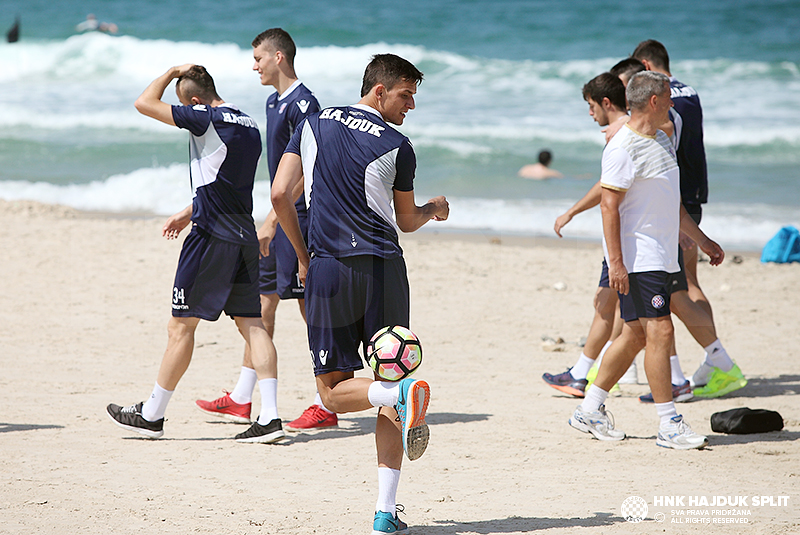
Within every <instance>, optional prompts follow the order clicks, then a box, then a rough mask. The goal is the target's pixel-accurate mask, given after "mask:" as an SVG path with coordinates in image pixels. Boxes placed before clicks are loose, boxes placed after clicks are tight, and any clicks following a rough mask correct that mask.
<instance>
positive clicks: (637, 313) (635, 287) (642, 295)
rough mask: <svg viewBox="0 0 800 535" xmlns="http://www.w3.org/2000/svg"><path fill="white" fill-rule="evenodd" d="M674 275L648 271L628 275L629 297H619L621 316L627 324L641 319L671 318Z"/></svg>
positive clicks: (620, 295)
mask: <svg viewBox="0 0 800 535" xmlns="http://www.w3.org/2000/svg"><path fill="white" fill-rule="evenodd" d="M672 276H673V274H672V273H667V272H666V271H646V272H643V273H628V281H629V283H630V290H629V291H628V295H622V294H620V293H618V295H619V311H620V316H621V317H622V319H623V320H624V321H626V322H628V321H634V320H637V319H639V318H660V317H662V316H669V313H670V312H669V297H670V293H671V288H670V287H671V285H672Z"/></svg>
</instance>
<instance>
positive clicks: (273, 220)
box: [258, 179, 303, 256]
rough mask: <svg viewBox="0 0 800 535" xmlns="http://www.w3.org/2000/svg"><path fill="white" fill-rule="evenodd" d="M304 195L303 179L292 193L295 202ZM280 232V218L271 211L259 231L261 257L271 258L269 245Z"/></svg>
mask: <svg viewBox="0 0 800 535" xmlns="http://www.w3.org/2000/svg"><path fill="white" fill-rule="evenodd" d="M302 194H303V180H302V179H301V180H300V181H299V182H298V183H297V185H296V186H295V188H294V191H292V195H293V196H294V198H295V201H296V200H297V199H298V198H300V195H302ZM277 230H278V216H277V214H276V213H275V210H270V211H269V213H268V214H267V217H266V219H264V224H262V225H261V227H260V228H259V229H258V249H259V252H260V253H261V256H269V245H270V243H272V240H274V239H275V232H276V231H277Z"/></svg>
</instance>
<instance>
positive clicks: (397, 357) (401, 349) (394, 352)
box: [367, 325, 422, 381]
mask: <svg viewBox="0 0 800 535" xmlns="http://www.w3.org/2000/svg"><path fill="white" fill-rule="evenodd" d="M367 364H369V367H370V368H372V370H373V371H374V372H375V373H376V374H378V377H380V378H382V379H386V380H387V381H399V380H400V379H404V378H406V377H408V376H409V375H411V374H412V373H414V372H415V371H416V369H417V368H419V365H420V364H422V345H421V344H420V343H419V338H417V335H415V334H414V333H412V332H411V331H410V330H409V329H407V328H405V327H401V326H399V325H395V326H393V327H384V328H383V329H380V330H379V331H378V332H376V333H375V334H374V335H373V336H372V339H371V340H370V341H369V344H367Z"/></svg>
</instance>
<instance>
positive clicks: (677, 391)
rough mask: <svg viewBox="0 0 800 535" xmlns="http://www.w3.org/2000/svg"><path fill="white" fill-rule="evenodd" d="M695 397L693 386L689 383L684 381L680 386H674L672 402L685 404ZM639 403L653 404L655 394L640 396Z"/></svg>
mask: <svg viewBox="0 0 800 535" xmlns="http://www.w3.org/2000/svg"><path fill="white" fill-rule="evenodd" d="M693 397H694V394H693V393H692V386H691V385H690V384H689V381H684V383H683V384H682V385H680V386H675V385H672V401H674V402H675V403H684V402H686V401H690V400H691V399H692V398H693ZM639 401H641V402H642V403H653V394H652V393H650V394H645V395H643V396H639Z"/></svg>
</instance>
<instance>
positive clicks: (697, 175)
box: [669, 78, 708, 205]
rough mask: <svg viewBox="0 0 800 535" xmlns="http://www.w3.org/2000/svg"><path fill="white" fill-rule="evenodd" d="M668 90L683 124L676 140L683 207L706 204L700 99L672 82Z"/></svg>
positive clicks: (694, 92) (704, 152) (692, 92)
mask: <svg viewBox="0 0 800 535" xmlns="http://www.w3.org/2000/svg"><path fill="white" fill-rule="evenodd" d="M669 87H670V96H671V97H672V102H673V103H674V105H675V111H677V112H678V114H680V116H681V119H682V121H683V123H682V125H681V128H680V134H679V136H678V140H679V141H678V142H679V144H678V167H679V168H680V171H681V200H682V201H683V203H684V204H695V205H698V204H703V203H706V202H707V201H708V169H707V167H706V149H705V145H704V144H703V108H702V107H701V106H700V97H699V96H697V91H695V90H694V89H693V88H691V87H689V86H688V85H686V84H682V83H681V82H679V81H678V80H676V79H675V78H670V80H669Z"/></svg>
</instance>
